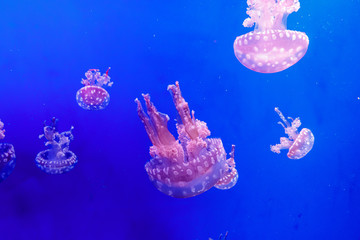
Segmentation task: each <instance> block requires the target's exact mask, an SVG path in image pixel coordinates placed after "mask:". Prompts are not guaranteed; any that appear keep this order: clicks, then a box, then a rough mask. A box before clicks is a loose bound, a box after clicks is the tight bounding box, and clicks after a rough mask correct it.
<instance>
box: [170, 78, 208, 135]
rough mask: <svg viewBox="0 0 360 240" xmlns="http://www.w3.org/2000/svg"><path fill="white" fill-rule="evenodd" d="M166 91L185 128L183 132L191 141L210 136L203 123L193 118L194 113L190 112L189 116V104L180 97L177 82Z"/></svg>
mask: <svg viewBox="0 0 360 240" xmlns="http://www.w3.org/2000/svg"><path fill="white" fill-rule="evenodd" d="M168 90H169V91H170V92H171V95H172V97H173V101H174V104H175V107H176V110H177V111H178V113H179V115H180V117H181V121H182V124H183V125H184V126H185V131H186V133H187V134H188V136H189V137H190V138H191V139H196V138H198V137H200V138H206V137H208V136H210V131H209V129H208V128H207V126H206V123H205V122H202V121H200V120H197V119H196V118H195V112H194V111H192V112H191V115H190V109H189V104H188V103H187V102H186V101H185V99H184V98H183V97H182V95H181V91H180V87H179V82H176V83H175V85H169V86H168Z"/></svg>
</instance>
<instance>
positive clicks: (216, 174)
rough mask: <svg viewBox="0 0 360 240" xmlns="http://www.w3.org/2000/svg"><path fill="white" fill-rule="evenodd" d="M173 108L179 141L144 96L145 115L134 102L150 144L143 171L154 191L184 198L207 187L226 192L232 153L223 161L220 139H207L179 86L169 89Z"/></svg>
mask: <svg viewBox="0 0 360 240" xmlns="http://www.w3.org/2000/svg"><path fill="white" fill-rule="evenodd" d="M168 90H169V91H170V92H171V94H172V97H173V101H174V104H175V107H176V109H177V111H178V113H179V115H180V118H181V121H182V123H178V124H177V125H176V127H177V131H178V134H179V140H176V139H175V137H174V136H173V135H172V134H171V133H170V132H169V130H168V129H167V122H168V120H169V117H168V116H167V115H166V114H163V113H160V112H158V111H157V109H156V108H155V106H154V105H153V104H152V102H151V101H150V96H149V95H148V94H143V97H144V100H145V103H146V108H147V114H146V113H145V112H144V110H143V108H142V105H141V103H140V101H139V100H138V99H136V100H135V102H136V103H137V106H138V107H137V111H138V115H139V117H140V119H141V120H142V122H143V124H144V126H145V129H146V132H147V134H148V136H149V138H150V140H151V142H152V143H153V146H152V147H150V155H151V157H152V159H151V160H150V161H148V162H147V163H146V165H145V170H146V172H147V174H148V175H149V178H150V180H151V181H152V183H153V184H154V185H155V187H156V188H157V189H158V190H159V191H161V192H163V193H165V194H167V195H169V196H172V197H176V198H188V197H193V196H196V195H198V194H201V193H203V192H205V191H207V190H208V189H210V188H211V187H213V186H215V187H216V188H218V189H229V188H231V187H233V186H234V185H235V184H236V181H237V179H238V173H237V171H236V169H235V161H234V149H235V146H233V147H232V151H231V153H230V158H229V159H226V152H225V150H224V147H223V144H222V141H221V139H219V138H207V137H208V136H210V131H209V130H208V128H207V126H206V123H205V122H202V121H200V120H198V119H195V116H194V111H192V114H191V113H190V109H189V106H188V103H187V102H186V101H185V99H184V98H183V97H182V95H181V92H180V87H179V83H178V82H176V85H169V86H168Z"/></svg>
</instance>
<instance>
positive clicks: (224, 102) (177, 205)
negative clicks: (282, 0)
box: [0, 0, 360, 240]
mask: <svg viewBox="0 0 360 240" xmlns="http://www.w3.org/2000/svg"><path fill="white" fill-rule="evenodd" d="M246 6H247V5H246V1H245V0H228V1H220V0H216V1H215V0H206V1H205V0H200V1H194V0H183V1H164V0H162V1H159V0H151V1H150V0H148V1H145V0H142V1H140V0H132V1H129V0H102V1H93V0H90V1H74V0H61V1H36V0H32V1H26V0H13V1H2V2H1V7H0V33H1V38H0V70H1V74H2V76H1V80H0V118H1V119H2V120H3V122H4V123H5V129H6V138H5V140H6V142H9V143H12V144H13V145H14V146H15V150H16V155H17V165H16V168H15V170H14V172H13V173H12V174H11V175H10V176H9V178H8V179H7V180H5V181H4V182H2V183H1V184H0V234H1V235H0V239H39V240H41V239H141V240H142V239H157V240H158V239H171V240H185V239H186V240H188V239H189V240H190V239H199V240H201V239H208V237H213V238H215V237H216V238H217V236H219V234H220V233H224V232H225V231H229V236H228V239H229V240H233V239H236V240H248V239H249V240H252V239H255V240H257V239H259V240H260V239H261V240H267V239H269V240H273V239H359V238H360V228H359V226H360V147H359V144H360V140H359V134H360V124H359V119H360V110H359V108H360V100H358V97H359V96H360V82H359V68H360V61H359V57H360V48H359V42H360V33H359V31H358V23H357V22H358V19H359V17H360V2H359V0H346V1H335V0H330V1H329V0H319V1H310V0H302V1H301V8H300V10H299V12H297V13H293V14H291V15H290V17H289V19H288V27H289V29H294V30H298V31H304V32H306V33H307V35H308V36H309V38H310V46H309V49H308V52H307V54H306V55H305V57H304V58H303V59H302V60H301V61H300V62H299V63H297V64H296V65H294V66H293V67H291V68H289V69H287V70H285V71H283V72H280V73H276V74H259V73H256V72H252V71H250V70H248V69H246V68H244V67H243V66H242V65H241V64H240V63H239V62H238V61H237V60H236V58H235V56H234V53H233V41H234V40H235V38H236V36H239V35H241V34H244V33H246V32H248V31H250V29H246V28H244V27H242V21H243V20H244V19H245V18H246V14H245V11H246ZM109 66H110V67H111V71H110V72H109V75H110V76H111V77H112V80H113V81H114V85H113V87H112V88H111V89H109V93H110V94H111V101H110V105H109V106H108V108H107V109H106V110H104V111H98V112H90V111H85V110H82V109H81V108H80V107H79V106H78V105H77V103H76V101H75V93H76V91H77V90H78V89H79V88H80V87H81V84H80V81H81V78H82V77H84V73H85V71H86V70H87V69H89V68H99V69H101V71H102V72H104V71H106V69H107V68H108V67H109ZM175 81H180V85H181V88H182V92H183V95H184V97H185V99H186V100H187V101H188V102H189V104H190V108H191V109H194V110H195V111H196V116H197V118H199V119H201V120H203V121H206V122H207V123H208V127H209V129H210V130H211V131H212V136H213V137H221V138H222V140H223V143H224V146H225V148H226V150H227V151H229V150H230V146H231V144H236V153H235V157H236V163H237V168H238V171H239V181H238V183H237V185H236V186H235V187H234V188H232V189H231V190H227V191H221V190H217V189H211V190H210V191H208V192H206V193H204V194H201V195H199V196H197V197H194V198H190V199H174V198H171V197H168V196H166V195H164V194H162V193H160V192H159V191H158V190H156V189H155V187H153V186H152V184H151V183H150V181H149V180H148V176H147V174H146V172H145V170H144V164H145V162H146V161H147V160H148V159H149V157H150V156H149V154H148V148H149V146H150V141H149V139H148V137H147V135H146V133H145V130H144V128H143V126H142V124H141V122H140V120H139V119H138V116H137V114H136V105H135V103H134V102H133V101H134V98H136V97H140V96H141V93H150V94H151V97H152V100H153V101H154V103H155V104H156V106H157V108H158V109H159V110H160V111H162V112H165V113H167V114H169V116H170V117H171V121H170V122H169V128H170V129H171V130H172V131H173V132H174V133H175V131H174V130H175V121H174V119H175V118H176V111H175V107H174V106H173V103H172V100H171V97H170V94H169V93H168V92H167V91H166V87H167V85H168V84H172V83H174V82H175ZM276 106H278V107H279V108H280V110H282V111H283V113H284V115H285V116H292V117H297V116H299V117H301V120H302V123H303V125H302V126H303V127H307V128H309V129H311V130H312V132H313V133H314V135H315V145H314V148H313V149H312V151H311V152H310V153H309V154H308V155H307V156H306V157H304V158H303V159H301V160H298V161H293V160H290V159H288V158H287V157H286V153H285V152H283V153H282V154H281V155H277V154H274V153H272V152H271V151H270V149H269V145H270V144H275V143H277V142H278V141H279V138H280V137H281V136H284V131H283V129H282V128H281V127H280V126H279V125H277V124H276V123H277V121H278V120H279V118H278V116H277V115H276V113H275V112H274V107H276ZM53 116H56V117H57V118H59V128H60V130H68V129H69V127H70V126H71V125H74V127H75V129H74V135H75V140H74V141H73V142H72V143H71V145H70V149H71V150H72V151H73V152H74V153H76V154H77V156H78V158H79V163H78V165H77V166H76V168H75V169H74V170H72V171H71V172H69V173H67V174H64V175H60V176H53V175H47V174H45V173H43V172H41V171H40V170H39V169H37V167H36V166H35V164H34V158H35V156H36V154H37V153H38V152H39V151H41V150H43V149H44V148H45V147H44V145H43V141H42V140H39V139H38V135H39V134H41V133H42V126H43V125H42V123H43V121H44V120H46V119H49V118H50V117H53Z"/></svg>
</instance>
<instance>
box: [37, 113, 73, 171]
mask: <svg viewBox="0 0 360 240" xmlns="http://www.w3.org/2000/svg"><path fill="white" fill-rule="evenodd" d="M56 124H57V119H56V118H52V119H51V124H50V125H49V126H47V125H46V122H44V134H41V135H40V136H39V139H41V138H43V137H44V138H45V139H46V143H45V146H50V148H49V149H47V150H44V151H41V152H39V153H38V155H37V156H36V158H35V163H36V166H38V167H39V168H40V169H41V170H43V171H44V172H46V173H49V174H61V173H66V172H69V171H70V170H71V169H73V168H74V166H75V165H76V163H77V161H78V160H77V157H76V155H75V154H74V153H73V152H71V151H70V150H69V144H70V141H71V140H73V139H74V136H73V135H72V133H71V131H72V130H73V129H74V127H71V128H70V130H69V131H66V132H62V133H58V131H57V127H56Z"/></svg>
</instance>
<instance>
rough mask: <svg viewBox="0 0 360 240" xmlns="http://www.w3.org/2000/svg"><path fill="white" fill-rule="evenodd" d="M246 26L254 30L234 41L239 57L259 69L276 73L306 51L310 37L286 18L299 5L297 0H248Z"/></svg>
mask: <svg viewBox="0 0 360 240" xmlns="http://www.w3.org/2000/svg"><path fill="white" fill-rule="evenodd" d="M247 4H248V6H249V7H248V9H247V12H246V13H247V14H248V15H249V16H250V17H249V18H247V19H245V21H244V23H243V25H244V27H252V26H253V25H254V24H255V29H254V31H252V32H250V33H247V34H244V35H241V36H239V37H237V38H236V40H235V42H234V51H235V56H236V58H237V59H238V60H239V61H240V62H241V63H242V64H243V65H244V66H245V67H247V68H249V69H251V70H253V71H255V72H260V73H275V72H280V71H282V70H285V69H287V68H289V67H291V66H292V65H294V64H295V63H297V62H298V61H299V60H300V59H301V58H302V57H303V56H304V55H305V53H306V51H307V49H308V46H309V38H308V37H307V35H306V34H305V33H303V32H297V31H292V30H287V29H286V19H287V17H288V15H289V14H290V13H292V12H297V11H298V10H299V8H300V3H299V1H298V0H248V1H247Z"/></svg>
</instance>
